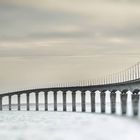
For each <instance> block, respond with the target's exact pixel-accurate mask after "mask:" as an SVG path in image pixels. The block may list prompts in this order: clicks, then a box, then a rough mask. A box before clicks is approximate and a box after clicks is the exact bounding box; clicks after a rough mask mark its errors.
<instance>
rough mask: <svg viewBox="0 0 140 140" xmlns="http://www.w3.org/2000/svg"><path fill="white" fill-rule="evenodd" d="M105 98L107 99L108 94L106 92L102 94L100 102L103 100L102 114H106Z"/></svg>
mask: <svg viewBox="0 0 140 140" xmlns="http://www.w3.org/2000/svg"><path fill="white" fill-rule="evenodd" d="M105 97H106V93H105V91H102V92H101V93H100V100H101V112H102V113H105Z"/></svg>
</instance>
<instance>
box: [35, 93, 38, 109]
mask: <svg viewBox="0 0 140 140" xmlns="http://www.w3.org/2000/svg"><path fill="white" fill-rule="evenodd" d="M35 100H36V102H35V103H36V111H38V110H39V96H38V93H35Z"/></svg>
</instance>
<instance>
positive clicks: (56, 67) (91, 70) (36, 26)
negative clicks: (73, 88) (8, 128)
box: [0, 0, 140, 92]
mask: <svg viewBox="0 0 140 140" xmlns="http://www.w3.org/2000/svg"><path fill="white" fill-rule="evenodd" d="M139 7H140V2H139V0H118V1H116V0H59V1H58V0H47V1H46V0H38V1H37V0H36V1H33V0H24V1H19V0H10V1H9V0H0V27H1V29H0V91H1V92H5V91H8V90H10V91H11V90H15V89H23V88H33V87H46V86H47V84H48V83H50V82H51V83H57V82H65V81H77V80H88V79H94V78H96V77H98V76H103V75H106V74H108V73H112V72H117V71H120V70H122V69H124V68H126V67H128V66H131V65H132V64H135V63H136V62H138V61H139V60H140V40H139V38H140V31H139V30H140V18H139V17H140V8H139Z"/></svg>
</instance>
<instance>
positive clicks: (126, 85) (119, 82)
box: [0, 63, 140, 116]
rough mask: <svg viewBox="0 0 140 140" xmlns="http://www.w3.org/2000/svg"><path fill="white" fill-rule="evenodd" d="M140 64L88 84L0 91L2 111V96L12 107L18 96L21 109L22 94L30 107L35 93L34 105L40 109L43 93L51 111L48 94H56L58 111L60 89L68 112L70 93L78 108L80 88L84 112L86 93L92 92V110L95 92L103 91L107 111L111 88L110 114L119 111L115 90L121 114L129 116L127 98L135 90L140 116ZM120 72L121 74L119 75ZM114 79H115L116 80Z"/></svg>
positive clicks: (134, 100)
mask: <svg viewBox="0 0 140 140" xmlns="http://www.w3.org/2000/svg"><path fill="white" fill-rule="evenodd" d="M139 73H140V72H139V63H137V64H136V65H134V66H132V67H131V68H130V69H127V71H124V72H123V75H122V72H120V73H118V74H116V75H114V74H113V75H112V76H110V75H109V77H110V78H107V77H105V78H103V79H102V80H96V81H98V82H99V81H100V83H95V82H94V84H93V83H92V84H91V83H88V85H82V84H80V85H71V86H58V87H57V86H55V87H48V88H40V89H29V90H21V91H15V92H10V93H4V94H0V110H1V111H2V110H3V98H4V97H6V96H7V97H8V108H9V110H12V96H14V95H17V110H19V111H20V110H21V95H22V94H25V95H26V109H27V111H29V110H30V94H31V93H34V94H35V106H36V109H35V110H36V111H38V110H39V95H40V93H42V92H43V93H44V96H43V98H44V110H45V111H48V94H50V91H51V94H53V107H54V111H57V105H58V100H57V99H58V95H57V94H58V92H59V91H61V92H62V95H63V96H62V101H63V111H67V93H68V92H71V97H72V101H71V103H72V106H71V108H72V111H73V112H75V111H76V105H77V103H76V94H77V92H78V91H79V92H80V93H81V111H82V112H85V111H86V92H87V91H88V92H89V93H90V107H91V112H95V106H96V104H95V102H96V101H95V99H96V98H95V96H96V91H100V104H101V113H105V105H106V91H110V105H111V113H112V114H115V113H116V103H117V102H116V92H117V91H120V93H121V94H120V101H121V112H122V115H126V112H127V98H128V94H127V93H128V91H130V92H131V93H132V95H131V99H132V109H133V115H134V116H137V115H138V114H139V92H140V74H139ZM117 75H118V76H117ZM113 79H114V81H113Z"/></svg>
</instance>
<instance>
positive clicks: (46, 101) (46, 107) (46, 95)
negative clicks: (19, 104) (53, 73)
mask: <svg viewBox="0 0 140 140" xmlns="http://www.w3.org/2000/svg"><path fill="white" fill-rule="evenodd" d="M44 98H45V111H48V92H44Z"/></svg>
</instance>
